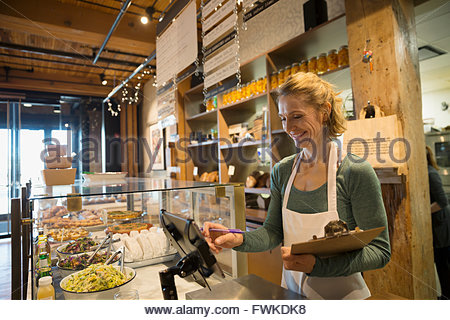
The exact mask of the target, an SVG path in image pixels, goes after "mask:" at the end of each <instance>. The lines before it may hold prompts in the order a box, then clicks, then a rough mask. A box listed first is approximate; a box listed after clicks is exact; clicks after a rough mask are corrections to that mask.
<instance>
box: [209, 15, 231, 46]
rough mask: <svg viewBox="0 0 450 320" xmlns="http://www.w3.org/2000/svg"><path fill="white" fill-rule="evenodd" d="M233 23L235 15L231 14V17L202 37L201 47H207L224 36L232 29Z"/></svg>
mask: <svg viewBox="0 0 450 320" xmlns="http://www.w3.org/2000/svg"><path fill="white" fill-rule="evenodd" d="M235 23H236V15H235V14H232V15H231V16H229V17H228V18H226V19H225V20H223V22H222V23H221V24H219V25H218V26H217V27H215V28H214V29H213V30H211V32H210V33H208V34H207V35H205V36H204V37H203V46H204V47H207V46H209V45H210V44H211V43H213V42H214V41H216V40H217V39H218V38H219V37H220V36H222V35H223V34H225V32H227V31H228V30H230V29H231V28H233V27H234V24H235Z"/></svg>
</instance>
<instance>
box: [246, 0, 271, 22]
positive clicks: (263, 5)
mask: <svg viewBox="0 0 450 320" xmlns="http://www.w3.org/2000/svg"><path fill="white" fill-rule="evenodd" d="M278 1H279V0H266V1H264V2H263V1H259V2H258V3H257V4H255V5H254V6H253V9H252V10H251V11H249V12H247V13H245V14H244V22H247V21H248V20H250V19H251V18H253V17H255V16H256V15H258V14H260V13H261V12H263V11H264V10H266V9H267V8H269V7H270V6H271V5H273V4H275V3H277V2H278ZM251 5H252V4H250V5H249V6H251ZM244 7H245V5H244ZM245 8H246V7H245Z"/></svg>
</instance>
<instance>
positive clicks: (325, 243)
mask: <svg viewBox="0 0 450 320" xmlns="http://www.w3.org/2000/svg"><path fill="white" fill-rule="evenodd" d="M384 229H386V227H379V228H374V229H369V230H365V231H354V230H353V231H350V233H348V234H345V235H339V236H336V237H333V238H319V239H316V240H309V241H307V242H299V243H293V244H292V245H291V254H314V255H316V256H331V255H335V254H338V253H343V252H349V251H353V250H358V249H362V248H364V247H365V246H366V245H367V244H369V243H370V241H372V240H373V239H374V238H375V237H376V236H378V235H379V234H380V233H381V231H383V230H384Z"/></svg>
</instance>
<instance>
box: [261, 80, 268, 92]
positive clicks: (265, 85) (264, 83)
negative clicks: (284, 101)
mask: <svg viewBox="0 0 450 320" xmlns="http://www.w3.org/2000/svg"><path fill="white" fill-rule="evenodd" d="M266 90H267V76H264V77H263V78H262V92H263V93H264V92H266Z"/></svg>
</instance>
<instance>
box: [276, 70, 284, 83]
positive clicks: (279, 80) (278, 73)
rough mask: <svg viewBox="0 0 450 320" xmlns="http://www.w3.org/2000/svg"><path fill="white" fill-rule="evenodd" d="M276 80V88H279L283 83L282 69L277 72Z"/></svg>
mask: <svg viewBox="0 0 450 320" xmlns="http://www.w3.org/2000/svg"><path fill="white" fill-rule="evenodd" d="M277 78H278V86H281V85H282V84H283V83H284V70H283V69H280V70H278V72H277Z"/></svg>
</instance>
